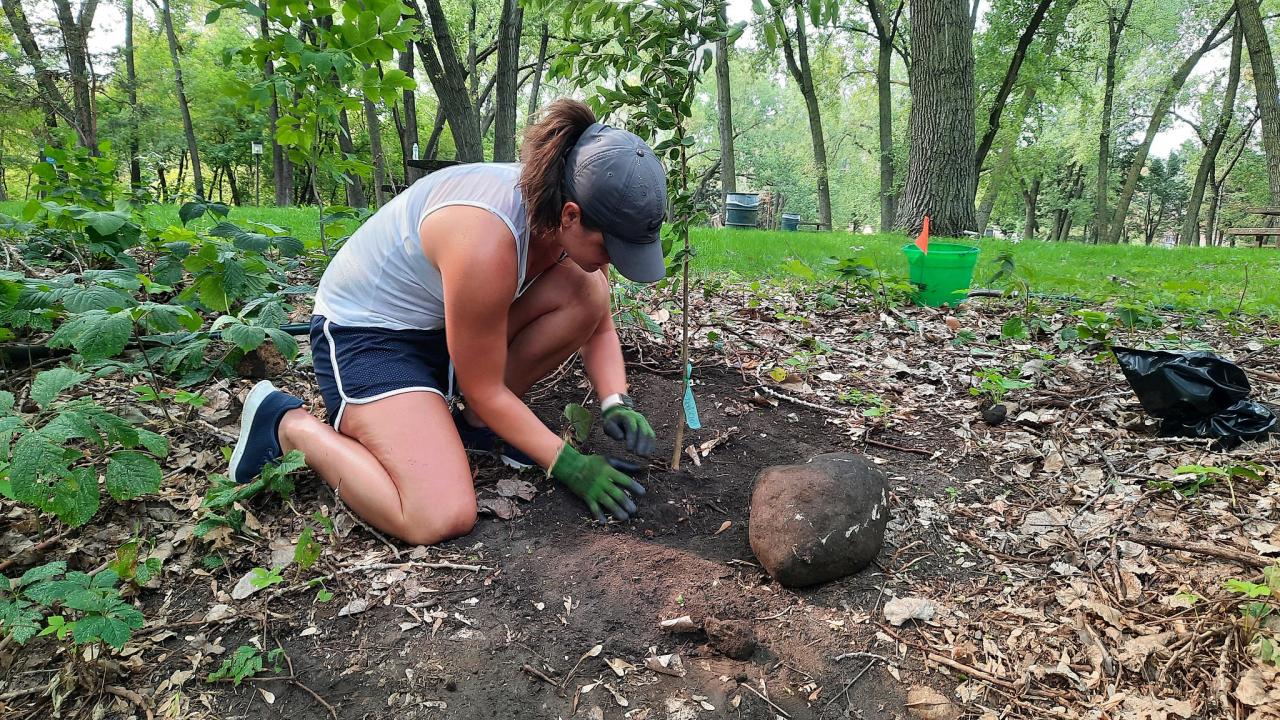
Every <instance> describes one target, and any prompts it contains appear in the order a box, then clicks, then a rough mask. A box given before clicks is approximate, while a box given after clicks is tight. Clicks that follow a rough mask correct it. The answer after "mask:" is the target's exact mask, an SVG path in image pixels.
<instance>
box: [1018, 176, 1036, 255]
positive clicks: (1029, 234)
mask: <svg viewBox="0 0 1280 720" xmlns="http://www.w3.org/2000/svg"><path fill="white" fill-rule="evenodd" d="M1039 199H1040V174H1039V173H1038V172H1037V173H1036V176H1035V177H1033V178H1031V187H1030V189H1028V190H1027V191H1026V192H1024V193H1023V200H1024V201H1025V203H1026V209H1027V214H1026V218H1025V219H1024V220H1023V221H1022V239H1023V240H1035V239H1036V230H1038V229H1039V228H1038V223H1037V222H1036V203H1037V202H1038V201H1039Z"/></svg>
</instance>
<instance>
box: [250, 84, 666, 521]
mask: <svg viewBox="0 0 1280 720" xmlns="http://www.w3.org/2000/svg"><path fill="white" fill-rule="evenodd" d="M665 214H666V177H665V173H664V171H663V169H662V165H661V163H659V161H658V159H657V158H656V157H655V156H654V154H653V151H652V150H651V149H650V148H649V147H648V146H647V145H646V144H645V143H644V141H642V140H641V139H640V138H639V137H636V136H635V135H633V134H631V133H629V132H627V131H625V130H619V129H616V128H612V127H609V126H607V125H603V124H600V123H598V122H596V120H595V116H594V114H593V113H592V112H591V110H590V109H589V108H588V107H587V106H586V105H584V104H582V103H580V102H576V101H572V100H559V101H556V102H555V103H552V104H551V105H550V106H549V107H548V108H547V109H546V111H545V112H544V114H543V117H542V119H541V121H540V122H538V123H537V124H535V125H532V126H530V127H529V128H528V130H527V131H526V133H525V138H524V145H523V147H522V149H521V163H520V164H497V163H483V164H472V165H459V166H456V167H451V168H448V169H445V170H441V171H439V172H436V173H433V174H431V175H429V176H427V177H425V178H423V179H421V180H418V181H417V182H416V183H414V184H413V185H412V186H410V187H409V188H408V189H406V190H405V191H403V192H402V193H400V194H399V195H398V196H396V198H395V199H393V200H392V201H391V202H389V203H387V204H386V205H385V206H384V207H383V208H382V209H380V210H378V211H377V212H376V213H375V214H374V215H373V217H371V218H370V219H369V220H368V221H367V222H366V223H365V224H364V225H363V226H362V227H361V228H360V229H359V230H357V231H356V233H355V234H353V235H352V236H351V238H350V239H349V240H348V241H347V243H346V244H345V245H344V246H343V247H342V249H341V250H339V251H338V253H337V254H336V255H335V256H334V258H333V261H332V262H331V263H330V264H329V267H328V269H326V270H325V272H324V275H323V277H321V279H320V286H319V289H318V290H317V292H316V301H315V314H314V316H313V317H312V319H311V353H312V358H313V360H314V365H315V373H316V380H317V382H318V384H319V386H320V394H321V396H322V397H323V398H324V404H325V409H326V411H327V413H328V420H329V423H330V424H331V425H332V427H331V426H330V425H326V424H324V423H322V422H320V421H319V420H317V419H316V418H315V417H314V416H312V415H311V414H310V413H309V412H308V411H307V410H306V409H304V408H303V407H302V401H301V400H299V399H298V398H295V397H293V396H291V395H287V394H285V393H283V392H280V391H279V390H277V389H276V388H275V387H274V386H272V385H271V383H270V382H268V381H263V382H260V383H258V384H257V385H256V386H254V388H253V390H252V391H251V392H250V393H249V395H248V397H247V398H246V399H245V403H244V411H243V416H242V418H241V424H240V439H239V442H238V443H237V444H236V448H235V451H234V453H233V454H232V457H231V467H230V474H231V476H232V477H233V478H234V479H235V480H236V481H237V482H248V481H250V480H252V479H253V478H254V477H255V476H256V475H257V474H258V473H259V472H260V471H261V470H262V468H263V467H264V466H265V465H266V464H267V463H269V462H271V461H272V460H275V459H276V458H279V457H280V456H281V455H282V454H283V453H285V452H288V451H290V450H294V449H297V450H301V451H302V452H303V454H304V455H305V456H306V459H307V464H308V465H309V466H311V468H312V469H314V470H315V471H316V473H318V474H319V475H320V477H321V478H323V479H324V481H325V482H326V483H328V484H329V486H330V487H332V488H333V489H334V491H335V492H337V493H339V496H340V497H341V498H342V501H343V502H344V503H346V505H347V507H349V508H350V509H351V510H352V511H354V512H355V513H356V514H358V515H359V516H360V517H362V518H363V519H364V520H366V521H367V522H369V523H370V524H371V525H373V526H374V527H376V528H378V529H379V530H382V531H383V532H386V533H389V534H391V535H394V536H396V537H398V538H400V539H401V540H404V541H406V542H408V543H412V544H415V545H430V544H433V543H437V542H440V541H443V540H447V539H449V538H454V537H458V536H460V535H465V534H467V533H468V532H470V531H471V528H472V527H473V526H474V525H475V522H476V496H475V489H474V488H473V486H472V483H471V470H470V467H469V466H468V462H467V455H466V453H467V452H480V453H491V454H493V455H496V456H497V457H499V458H500V459H501V460H502V461H503V462H504V463H506V464H508V465H511V466H513V467H528V466H532V465H538V466H540V467H542V468H548V469H549V474H550V475H551V476H552V477H554V478H556V479H557V480H559V481H560V482H561V483H563V484H564V485H565V486H566V487H568V488H569V489H570V490H571V491H573V492H574V493H575V494H576V495H577V496H578V497H580V498H582V499H583V500H584V501H585V502H586V504H587V506H588V508H589V509H590V510H591V512H592V513H593V514H594V515H595V516H596V518H597V519H598V520H600V521H602V522H603V521H604V514H603V512H602V510H603V511H607V512H609V513H610V514H611V515H613V516H614V517H616V518H618V519H620V520H625V519H627V517H629V516H630V515H632V514H634V513H635V511H636V508H635V504H634V503H633V502H632V500H631V498H630V496H629V493H630V494H634V495H637V496H638V495H643V494H644V488H643V487H641V486H640V485H639V484H638V483H636V482H635V481H634V480H632V479H631V478H630V477H629V476H628V475H627V474H625V473H624V472H621V471H620V469H621V470H626V471H628V472H634V471H635V470H637V469H638V468H637V466H635V465H630V464H629V463H624V462H622V461H619V460H615V459H613V458H606V457H604V456H601V455H583V454H581V453H579V452H578V451H577V450H575V449H574V448H573V447H572V446H571V445H569V444H567V443H565V442H564V441H563V440H562V439H561V438H560V437H559V436H558V435H557V434H556V433H555V432H553V431H552V430H551V429H550V428H548V427H547V426H545V425H543V424H542V422H541V421H539V420H538V418H537V417H536V416H535V415H534V414H533V412H532V411H531V410H530V409H529V408H528V406H526V405H525V404H524V402H523V400H521V397H522V396H523V395H524V393H525V392H527V391H528V390H529V388H530V387H532V385H533V384H534V383H535V382H537V381H538V380H539V379H541V378H542V377H544V376H546V375H547V374H548V373H550V372H551V371H552V370H554V369H555V368H557V367H559V366H560V364H561V363H562V362H564V361H565V359H567V358H568V357H569V356H570V355H572V354H573V353H574V352H581V354H582V360H583V364H584V366H585V368H586V371H587V375H588V377H589V379H590V380H591V384H592V386H593V387H594V388H595V391H596V393H597V395H598V396H599V397H601V398H603V400H602V402H601V409H602V413H603V416H604V428H605V431H606V432H607V433H608V434H609V435H610V436H611V437H613V438H614V439H617V440H625V442H626V446H627V449H628V450H630V451H631V452H634V453H636V454H638V455H642V456H647V455H649V454H650V453H652V451H653V449H654V434H653V430H652V429H651V428H650V426H649V423H648V422H647V421H646V420H645V418H644V416H643V415H641V414H640V413H639V412H637V411H636V410H635V408H634V406H633V404H632V402H631V399H630V398H629V397H628V396H627V395H626V391H627V382H626V374H625V368H624V365H623V359H622V349H621V346H620V344H619V342H618V335H617V332H616V330H615V329H614V325H613V320H612V316H611V314H610V307H609V297H610V292H609V284H608V280H607V278H606V274H605V273H606V270H605V267H606V265H608V264H610V263H612V264H613V266H614V267H616V268H617V269H618V271H619V272H620V273H622V274H623V275H624V276H626V277H627V278H629V279H631V280H633V281H636V282H655V281H657V280H659V279H661V277H662V276H663V274H664V267H663V260H662V243H661V242H659V239H658V235H659V231H660V230H661V227H662V222H663V219H664V217H665ZM455 375H456V385H457V387H458V388H459V389H460V390H461V394H462V395H463V396H464V398H465V409H455V410H453V411H452V412H451V411H450V409H449V404H448V399H449V398H451V397H452V396H453V395H454V387H455Z"/></svg>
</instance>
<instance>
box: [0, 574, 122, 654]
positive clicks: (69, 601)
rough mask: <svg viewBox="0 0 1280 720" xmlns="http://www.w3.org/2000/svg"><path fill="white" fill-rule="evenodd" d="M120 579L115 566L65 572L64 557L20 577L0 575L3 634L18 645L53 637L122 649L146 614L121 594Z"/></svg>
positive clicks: (1, 628)
mask: <svg viewBox="0 0 1280 720" xmlns="http://www.w3.org/2000/svg"><path fill="white" fill-rule="evenodd" d="M119 582H120V577H119V576H118V575H117V574H116V572H115V571H114V570H110V569H107V570H102V571H100V572H98V573H95V574H93V575H89V574H88V573H83V572H78V571H72V572H67V563H66V562H65V561H61V560H59V561H56V562H51V563H46V564H44V565H40V566H37V567H34V568H31V569H30V570H28V571H26V572H25V573H23V575H22V576H21V577H19V578H17V579H9V578H7V577H4V576H2V575H0V632H2V633H3V634H5V635H7V636H10V637H12V638H13V639H14V641H15V642H17V643H18V644H23V643H26V642H27V641H28V640H30V639H31V638H33V637H36V636H46V635H52V636H54V637H56V638H57V639H58V640H63V641H65V640H68V639H69V640H70V641H71V642H73V643H74V644H75V645H90V644H94V643H103V644H106V645H109V646H111V647H113V648H115V649H117V650H120V649H122V648H123V647H124V645H125V643H127V642H129V639H130V638H131V637H133V631H134V630H137V629H138V628H141V627H142V624H143V620H144V618H143V615H142V613H141V612H139V611H138V609H137V608H135V607H133V606H132V605H130V604H129V603H127V602H125V601H124V600H123V599H122V598H121V597H120V590H119V588H118V587H116V586H117V585H118V584H119Z"/></svg>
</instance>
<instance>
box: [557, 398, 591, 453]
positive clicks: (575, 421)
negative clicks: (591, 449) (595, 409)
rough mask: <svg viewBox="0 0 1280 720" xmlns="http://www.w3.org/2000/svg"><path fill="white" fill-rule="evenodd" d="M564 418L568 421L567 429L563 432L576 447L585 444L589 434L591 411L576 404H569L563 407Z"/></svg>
mask: <svg viewBox="0 0 1280 720" xmlns="http://www.w3.org/2000/svg"><path fill="white" fill-rule="evenodd" d="M564 417H565V419H566V420H568V421H569V427H568V429H567V430H566V431H565V432H566V433H567V434H568V435H569V436H571V437H572V438H573V440H574V442H575V443H576V444H578V445H581V444H582V443H584V442H586V441H587V437H588V436H589V435H590V434H591V423H592V421H593V418H592V416H591V411H590V410H588V409H586V408H584V407H582V406H581V405H579V404H577V403H569V404H568V405H565V406H564Z"/></svg>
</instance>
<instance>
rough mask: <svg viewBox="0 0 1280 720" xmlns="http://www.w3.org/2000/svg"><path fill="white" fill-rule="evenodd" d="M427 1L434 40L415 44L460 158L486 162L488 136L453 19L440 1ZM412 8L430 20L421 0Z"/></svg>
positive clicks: (417, 14)
mask: <svg viewBox="0 0 1280 720" xmlns="http://www.w3.org/2000/svg"><path fill="white" fill-rule="evenodd" d="M424 2H425V4H426V6H427V16H428V17H427V19H429V20H430V23H429V26H430V27H431V39H432V40H434V43H432V42H429V41H428V40H427V38H425V37H424V38H423V39H421V40H419V41H418V42H417V43H415V45H416V46H417V48H418V55H419V56H420V57H421V58H422V65H423V67H424V68H425V69H426V71H427V79H428V80H429V81H430V82H431V87H432V88H433V89H434V90H435V92H436V97H437V98H438V99H439V103H440V108H441V109H442V110H443V112H444V115H445V118H446V119H447V120H448V123H449V129H450V130H451V131H452V134H453V144H454V147H455V148H457V151H458V160H460V161H462V162H483V161H484V139H483V137H482V136H481V135H480V116H479V114H478V113H477V112H476V110H475V106H474V104H473V102H472V96H471V94H470V93H468V92H467V80H466V77H467V74H466V69H465V68H464V67H463V65H462V63H461V62H459V60H458V53H457V49H456V47H455V46H454V40H453V35H452V34H451V33H450V32H449V20H448V18H447V17H446V16H445V13H444V8H443V7H442V6H441V4H440V0H424ZM409 7H410V8H412V9H413V11H414V17H416V18H418V19H419V21H420V22H424V23H425V22H426V20H424V19H423V17H422V11H421V9H420V8H419V7H418V2H417V0H410V3H409Z"/></svg>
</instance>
